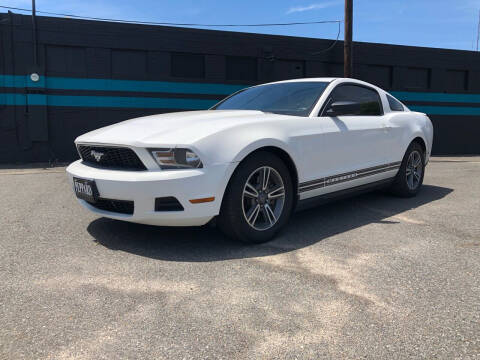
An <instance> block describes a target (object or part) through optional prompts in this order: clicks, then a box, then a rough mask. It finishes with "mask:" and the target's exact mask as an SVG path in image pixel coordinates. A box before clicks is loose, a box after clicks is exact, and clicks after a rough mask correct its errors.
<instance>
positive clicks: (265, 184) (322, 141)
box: [67, 78, 433, 242]
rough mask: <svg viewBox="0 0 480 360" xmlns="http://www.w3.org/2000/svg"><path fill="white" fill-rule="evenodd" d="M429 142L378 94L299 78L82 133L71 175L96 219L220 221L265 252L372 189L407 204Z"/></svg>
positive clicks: (362, 85) (423, 119) (428, 127)
mask: <svg viewBox="0 0 480 360" xmlns="http://www.w3.org/2000/svg"><path fill="white" fill-rule="evenodd" d="M432 140H433V127H432V123H431V122H430V119H429V118H428V117H427V116H426V115H425V114H422V113H417V112H412V111H410V110H409V109H408V108H407V107H406V106H404V105H403V104H402V103H400V102H399V101H398V100H396V99H395V98H394V97H392V96H391V95H390V94H388V93H387V92H385V91H383V90H382V89H379V88H378V87H376V86H374V85H371V84H368V83H366V82H363V81H359V80H354V79H345V78H315V79H299V80H290V81H281V82H275V83H270V84H265V85H259V86H254V87H250V88H247V89H244V90H241V91H238V92H237V93H235V94H233V95H231V96H229V97H227V98H226V99H224V100H223V101H221V102H220V103H218V104H217V105H215V106H213V107H212V108H211V109H210V110H206V111H189V112H178V113H170V114H161V115H153V116H146V117H141V118H137V119H132V120H128V121H124V122H121V123H118V124H115V125H111V126H107V127H104V128H101V129H98V130H95V131H92V132H89V133H87V134H84V135H82V136H80V137H78V138H77V139H76V140H75V143H76V146H77V149H78V152H79V154H80V157H81V160H78V161H75V162H74V163H72V164H71V165H70V166H69V167H68V168H67V173H68V176H69V180H70V182H71V184H72V186H73V189H74V191H75V193H76V196H77V197H78V199H79V201H80V203H81V204H82V205H83V206H84V207H86V208H87V209H88V210H90V211H93V212H94V213H96V214H99V215H101V216H105V217H109V218H113V219H119V220H125V221H131V222H136V223H143V224H152V225H165V226H193V225H203V224H206V223H207V222H209V221H210V220H211V219H213V218H216V219H217V224H218V225H219V227H220V228H221V229H222V230H223V231H224V232H226V233H227V234H228V235H230V236H232V237H235V238H237V239H239V240H242V241H245V242H263V241H267V240H269V239H271V238H272V237H273V236H274V235H275V234H276V233H277V232H278V231H279V230H280V229H281V228H282V227H283V226H284V225H285V224H286V223H287V221H288V218H289V217H290V215H291V213H292V211H293V210H294V209H295V208H299V207H302V206H304V205H309V204H313V203H316V202H317V201H322V200H323V201H324V200H325V199H327V198H329V199H330V198H333V197H335V196H337V195H345V194H346V193H350V192H356V191H364V190H367V189H372V188H374V187H380V186H383V187H390V189H391V191H392V192H393V193H395V194H397V195H400V196H414V195H415V194H417V192H418V191H419V189H420V187H421V185H422V182H423V175H424V170H425V165H426V164H427V162H428V159H429V156H430V151H431V148H432Z"/></svg>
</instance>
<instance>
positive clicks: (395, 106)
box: [387, 94, 405, 111]
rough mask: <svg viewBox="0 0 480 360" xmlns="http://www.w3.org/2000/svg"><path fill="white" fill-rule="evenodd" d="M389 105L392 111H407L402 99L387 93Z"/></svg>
mask: <svg viewBox="0 0 480 360" xmlns="http://www.w3.org/2000/svg"><path fill="white" fill-rule="evenodd" d="M387 100H388V105H389V106H390V110H392V111H405V109H404V108H403V105H402V103H401V102H400V101H398V100H397V99H395V98H394V97H393V96H390V95H388V94H387Z"/></svg>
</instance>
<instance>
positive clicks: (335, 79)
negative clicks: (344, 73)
mask: <svg viewBox="0 0 480 360" xmlns="http://www.w3.org/2000/svg"><path fill="white" fill-rule="evenodd" d="M312 81H318V82H328V83H332V82H335V83H336V84H340V83H343V82H349V83H356V84H360V85H362V84H363V85H367V86H370V87H373V88H374V89H376V90H377V91H381V92H385V90H383V89H382V88H379V87H378V86H376V85H373V84H370V83H368V82H366V81H362V80H358V79H352V78H345V77H315V78H300V79H290V80H281V81H274V82H270V83H266V84H259V85H256V86H260V85H269V84H282V83H290V82H312Z"/></svg>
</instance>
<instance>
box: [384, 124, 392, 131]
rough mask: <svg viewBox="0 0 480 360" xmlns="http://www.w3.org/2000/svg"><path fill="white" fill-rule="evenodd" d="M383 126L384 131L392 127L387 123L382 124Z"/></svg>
mask: <svg viewBox="0 0 480 360" xmlns="http://www.w3.org/2000/svg"><path fill="white" fill-rule="evenodd" d="M382 128H383V131H385V132H389V131H390V129H391V128H392V127H391V126H390V125H387V124H382Z"/></svg>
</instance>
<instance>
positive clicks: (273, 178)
mask: <svg viewBox="0 0 480 360" xmlns="http://www.w3.org/2000/svg"><path fill="white" fill-rule="evenodd" d="M284 204H285V185H284V183H283V179H282V177H281V176H280V174H279V173H278V171H277V170H275V169H274V168H272V167H270V166H262V167H260V168H258V169H256V170H255V171H253V172H252V173H251V174H250V176H249V177H248V179H247V181H246V183H245V186H244V187H243V193H242V210H243V216H244V217H245V220H246V221H247V223H248V225H250V227H252V228H253V229H255V230H258V231H263V230H267V229H270V228H271V227H272V226H274V225H275V224H276V223H277V221H278V219H279V218H280V216H281V215H282V212H283V207H284Z"/></svg>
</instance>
